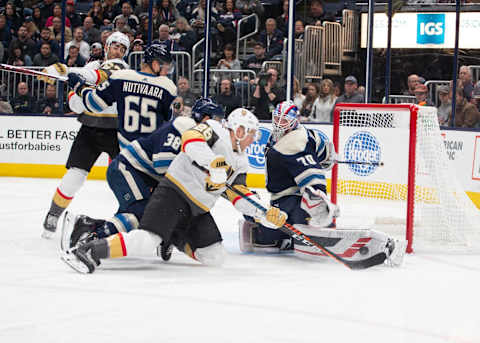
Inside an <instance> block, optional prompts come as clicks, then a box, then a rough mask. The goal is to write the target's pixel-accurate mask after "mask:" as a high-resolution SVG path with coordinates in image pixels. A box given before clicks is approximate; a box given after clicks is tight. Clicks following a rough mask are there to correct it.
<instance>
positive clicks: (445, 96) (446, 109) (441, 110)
mask: <svg viewBox="0 0 480 343" xmlns="http://www.w3.org/2000/svg"><path fill="white" fill-rule="evenodd" d="M437 93H438V101H439V102H440V105H439V106H438V107H437V115H438V124H439V125H441V126H446V125H448V122H449V121H450V117H451V115H452V102H451V101H450V96H449V95H450V87H448V86H440V87H438V88H437Z"/></svg>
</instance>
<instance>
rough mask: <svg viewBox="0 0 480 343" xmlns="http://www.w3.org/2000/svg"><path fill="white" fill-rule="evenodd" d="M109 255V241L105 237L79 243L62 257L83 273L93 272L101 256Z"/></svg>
mask: <svg viewBox="0 0 480 343" xmlns="http://www.w3.org/2000/svg"><path fill="white" fill-rule="evenodd" d="M107 257H108V243H107V241H106V240H105V239H99V240H95V241H90V242H88V243H79V245H78V246H76V247H74V248H72V249H70V250H68V251H65V252H63V253H62V255H61V259H62V260H63V261H64V262H65V263H66V264H68V265H69V266H70V267H71V268H73V269H74V270H75V271H77V272H79V273H81V274H91V273H93V272H94V271H95V269H96V268H97V267H98V266H99V265H100V258H107Z"/></svg>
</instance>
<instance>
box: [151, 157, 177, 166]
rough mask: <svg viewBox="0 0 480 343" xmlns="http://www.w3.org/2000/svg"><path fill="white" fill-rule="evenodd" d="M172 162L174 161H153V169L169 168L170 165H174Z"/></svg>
mask: <svg viewBox="0 0 480 343" xmlns="http://www.w3.org/2000/svg"><path fill="white" fill-rule="evenodd" d="M172 161H173V159H168V160H157V161H153V167H154V168H164V167H168V166H169V165H170V163H172Z"/></svg>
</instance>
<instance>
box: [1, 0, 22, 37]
mask: <svg viewBox="0 0 480 343" xmlns="http://www.w3.org/2000/svg"><path fill="white" fill-rule="evenodd" d="M5 18H6V19H7V26H8V27H9V28H10V33H11V34H12V35H14V34H15V33H16V32H17V31H18V29H19V28H20V26H21V25H22V23H23V18H21V17H20V16H19V15H18V14H17V9H16V7H15V5H14V4H13V2H10V1H9V2H7V4H6V5H5Z"/></svg>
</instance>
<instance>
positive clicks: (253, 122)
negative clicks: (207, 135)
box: [227, 107, 260, 141]
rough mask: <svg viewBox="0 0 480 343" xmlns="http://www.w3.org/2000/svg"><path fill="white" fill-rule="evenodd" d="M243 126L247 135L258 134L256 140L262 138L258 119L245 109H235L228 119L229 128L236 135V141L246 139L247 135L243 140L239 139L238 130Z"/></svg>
mask: <svg viewBox="0 0 480 343" xmlns="http://www.w3.org/2000/svg"><path fill="white" fill-rule="evenodd" d="M240 126H243V127H244V128H245V131H246V133H249V132H251V131H255V132H256V136H255V140H258V139H259V138H260V130H259V123H258V119H257V117H256V116H255V115H254V114H253V113H252V112H250V111H249V110H247V109H245V108H242V107H240V108H237V109H234V110H233V111H232V112H231V113H230V115H229V116H228V119H227V127H228V128H229V129H231V130H232V131H233V133H234V135H235V139H237V140H239V141H241V140H243V139H245V137H246V135H245V136H244V137H242V138H239V137H237V128H238V127H240Z"/></svg>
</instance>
